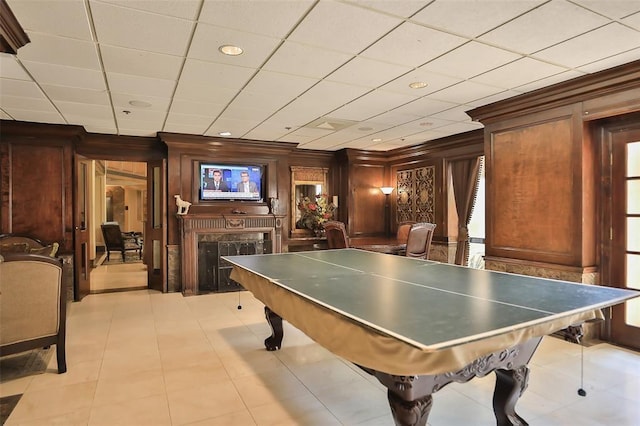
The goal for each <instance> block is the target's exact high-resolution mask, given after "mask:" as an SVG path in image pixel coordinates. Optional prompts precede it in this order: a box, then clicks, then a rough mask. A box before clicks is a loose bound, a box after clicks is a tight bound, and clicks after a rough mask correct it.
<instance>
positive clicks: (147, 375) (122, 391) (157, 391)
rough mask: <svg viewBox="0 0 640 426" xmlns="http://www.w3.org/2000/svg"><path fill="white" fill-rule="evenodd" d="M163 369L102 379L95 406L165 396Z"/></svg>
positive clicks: (97, 390) (98, 387) (97, 389)
mask: <svg viewBox="0 0 640 426" xmlns="http://www.w3.org/2000/svg"><path fill="white" fill-rule="evenodd" d="M164 394H165V383H164V376H163V374H162V370H161V369H156V370H144V371H131V372H129V373H128V374H127V375H126V376H110V377H107V378H103V377H101V378H100V380H99V381H98V386H97V387H96V394H95V398H94V400H93V405H94V406H100V405H108V404H115V403H121V402H124V401H128V400H131V399H138V398H143V397H147V396H153V395H164Z"/></svg>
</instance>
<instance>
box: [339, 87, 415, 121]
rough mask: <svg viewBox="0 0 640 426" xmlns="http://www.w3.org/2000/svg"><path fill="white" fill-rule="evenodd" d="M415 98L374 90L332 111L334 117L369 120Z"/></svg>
mask: <svg viewBox="0 0 640 426" xmlns="http://www.w3.org/2000/svg"><path fill="white" fill-rule="evenodd" d="M414 99H415V98H414V97H412V96H408V95H403V94H400V93H389V92H385V91H384V90H374V91H373V92H370V93H367V94H366V95H364V96H362V97H361V98H358V99H356V100H354V101H353V102H350V103H348V104H347V105H345V106H343V107H341V108H338V109H337V110H335V111H333V112H332V113H331V116H332V117H335V118H341V119H345V120H357V121H361V120H367V119H368V118H370V117H373V116H376V115H378V114H382V113H384V112H387V111H389V110H392V109H394V108H396V107H398V106H400V105H403V104H406V103H408V102H411V101H413V100H414Z"/></svg>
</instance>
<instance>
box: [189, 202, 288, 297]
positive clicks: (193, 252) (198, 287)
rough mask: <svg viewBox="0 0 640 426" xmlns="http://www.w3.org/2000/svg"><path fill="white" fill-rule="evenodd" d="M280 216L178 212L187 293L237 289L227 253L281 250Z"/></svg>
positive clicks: (278, 251)
mask: <svg viewBox="0 0 640 426" xmlns="http://www.w3.org/2000/svg"><path fill="white" fill-rule="evenodd" d="M283 218H284V216H278V215H272V214H269V215H244V214H243V215H230V216H227V215H205V214H187V215H178V224H179V226H180V240H181V241H180V242H181V246H180V251H181V256H180V258H181V279H182V292H183V294H184V295H195V294H204V293H211V292H224V291H237V290H241V289H242V288H241V287H240V286H239V285H238V284H237V283H235V282H234V281H232V280H230V279H229V274H230V273H231V266H230V265H229V264H228V263H227V262H225V261H224V259H221V257H222V256H226V255H247V254H258V253H280V252H281V250H282V219H283Z"/></svg>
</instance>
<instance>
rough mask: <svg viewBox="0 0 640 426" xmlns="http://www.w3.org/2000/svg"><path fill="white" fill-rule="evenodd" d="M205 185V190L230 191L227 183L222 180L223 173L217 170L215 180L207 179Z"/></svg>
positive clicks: (214, 174)
mask: <svg viewBox="0 0 640 426" xmlns="http://www.w3.org/2000/svg"><path fill="white" fill-rule="evenodd" d="M204 184H205V189H209V190H212V191H220V192H228V191H229V185H227V182H225V181H224V180H222V172H221V171H220V170H217V169H216V170H214V171H213V179H211V178H205V179H204Z"/></svg>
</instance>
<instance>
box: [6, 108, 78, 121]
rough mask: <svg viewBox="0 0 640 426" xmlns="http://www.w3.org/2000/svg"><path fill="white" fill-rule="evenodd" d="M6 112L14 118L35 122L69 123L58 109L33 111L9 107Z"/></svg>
mask: <svg viewBox="0 0 640 426" xmlns="http://www.w3.org/2000/svg"><path fill="white" fill-rule="evenodd" d="M6 112H7V113H8V114H10V115H11V117H13V119H14V120H19V121H32V122H34V123H51V124H66V123H67V122H66V121H65V120H64V119H63V118H62V116H61V115H60V114H59V113H58V112H57V111H56V112H48V111H32V110H22V109H7V111H6Z"/></svg>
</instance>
